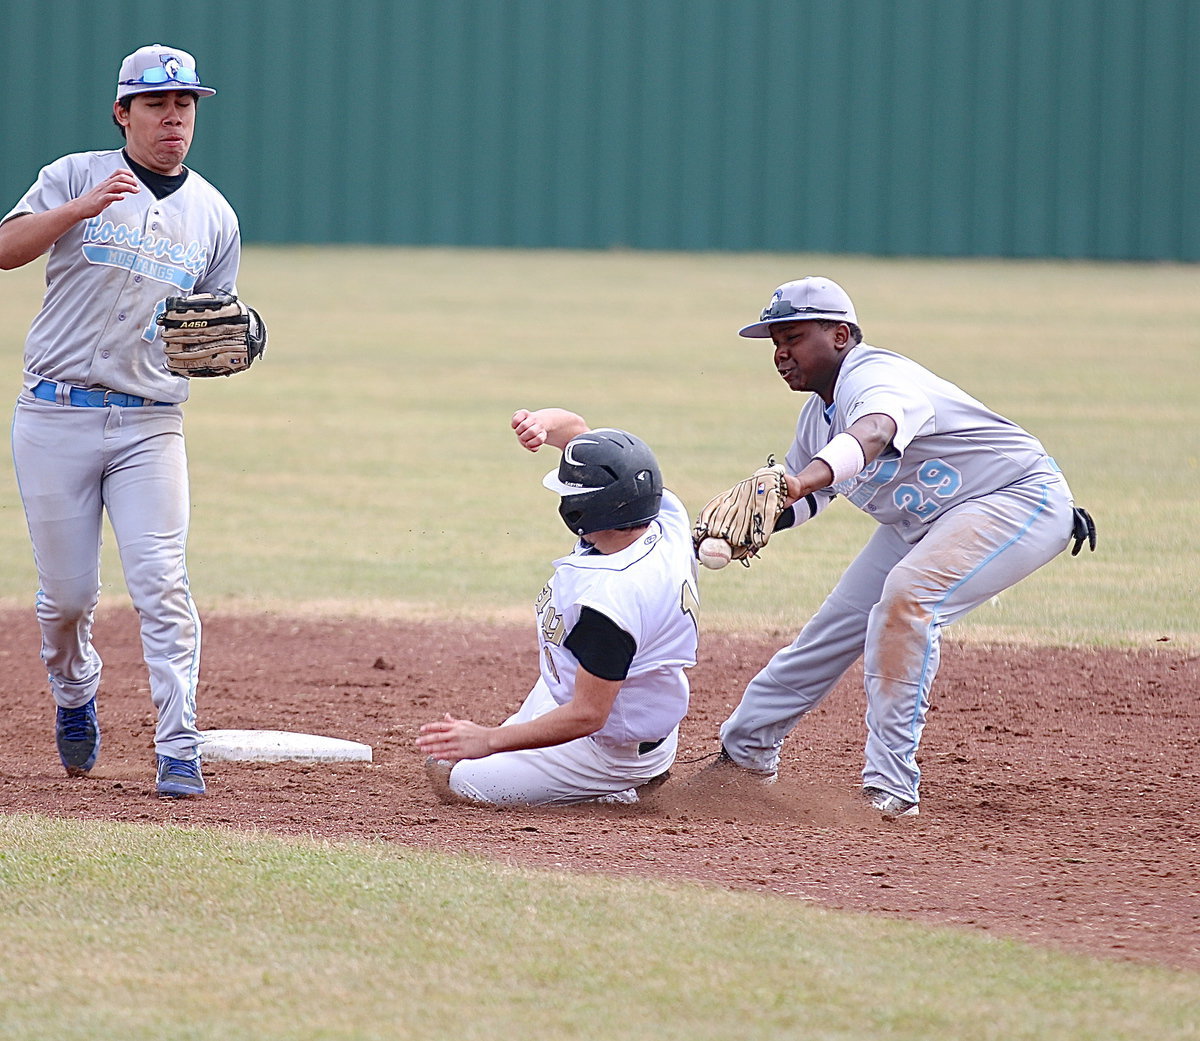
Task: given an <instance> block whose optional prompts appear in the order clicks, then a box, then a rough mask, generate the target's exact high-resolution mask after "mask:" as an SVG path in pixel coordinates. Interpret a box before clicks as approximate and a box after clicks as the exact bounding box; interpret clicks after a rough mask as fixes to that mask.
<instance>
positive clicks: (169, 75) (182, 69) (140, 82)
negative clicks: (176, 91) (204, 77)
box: [121, 61, 200, 87]
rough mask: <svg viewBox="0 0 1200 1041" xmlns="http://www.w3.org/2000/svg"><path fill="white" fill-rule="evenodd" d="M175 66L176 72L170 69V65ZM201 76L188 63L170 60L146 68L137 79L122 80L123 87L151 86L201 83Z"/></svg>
mask: <svg viewBox="0 0 1200 1041" xmlns="http://www.w3.org/2000/svg"><path fill="white" fill-rule="evenodd" d="M172 65H173V66H174V72H172V71H170V66H172ZM199 82H200V77H199V76H198V75H197V74H196V70H195V69H189V68H188V67H187V66H186V65H180V64H179V63H178V62H175V61H172V62H168V63H167V64H166V65H155V66H154V67H153V68H151V69H146V71H145V72H143V73H142V74H141V75H140V76H139V77H138V78H137V79H135V80H121V86H122V87H149V86H157V85H158V84H159V83H193V84H195V83H199Z"/></svg>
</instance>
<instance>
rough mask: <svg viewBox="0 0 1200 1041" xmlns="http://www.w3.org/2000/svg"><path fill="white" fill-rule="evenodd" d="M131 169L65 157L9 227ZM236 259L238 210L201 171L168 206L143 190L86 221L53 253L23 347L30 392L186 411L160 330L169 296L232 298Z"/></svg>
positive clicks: (103, 159) (101, 156)
mask: <svg viewBox="0 0 1200 1041" xmlns="http://www.w3.org/2000/svg"><path fill="white" fill-rule="evenodd" d="M127 165H128V164H126V163H125V159H124V157H123V156H122V154H121V152H120V151H119V150H115V151H104V152H79V153H76V154H73V155H66V156H63V157H62V158H61V159H58V160H56V161H55V162H53V163H51V164H50V165H49V166H47V167H45V168H44V169H43V170H42V171H41V173H40V174H39V175H38V179H37V181H36V182H34V185H33V187H32V188H30V189H29V191H28V192H26V194H25V196H24V197H23V198H22V199H21V201H20V202H18V203H17V205H16V206H14V207H13V208H12V210H10V211H9V213H8V214H7V215H6V217H5V220H8V219H9V218H10V217H14V216H16V215H18V214H26V213H42V212H45V211H47V210H51V209H54V208H55V207H56V206H61V205H62V204H63V203H65V202H68V201H70V200H71V199H75V198H78V197H79V196H80V195H82V194H83V193H84V192H86V191H88V190H89V189H91V188H92V187H93V186H94V185H96V184H98V183H99V182H100V181H102V180H104V178H105V177H107V176H108V175H109V174H111V173H112V172H113V171H114V170H118V169H121V168H122V167H125V166H127ZM240 258H241V237H240V234H239V230H238V222H237V217H236V215H235V214H234V212H233V209H232V208H231V207H230V205H229V203H227V202H226V201H225V198H224V196H222V195H221V193H220V192H218V191H217V190H216V189H215V188H214V187H213V186H212V185H211V184H209V183H208V182H207V181H206V180H205V179H204V178H203V177H201V176H200V175H199V174H197V173H196V171H195V170H189V171H188V176H187V179H186V180H185V181H184V183H183V185H182V186H181V187H180V188H179V189H178V190H177V191H175V192H173V193H172V194H170V195H168V196H167V197H166V198H165V199H156V198H155V197H154V194H153V192H151V191H150V190H149V189H148V188H147V187H146V186H145V185H142V186H141V191H139V192H137V193H135V194H132V195H127V196H125V197H124V198H123V199H120V200H118V201H116V202H114V203H112V204H111V205H110V206H108V207H107V208H106V209H105V210H104V211H103V212H102V213H101V214H100V215H99V216H97V217H93V218H92V219H91V220H86V221H81V222H80V223H78V224H76V225H75V226H73V227H72V228H71V229H70V230H68V231H67V232H66V233H65V234H64V235H63V236H62V237H61V238H60V239H59V240H58V241H57V242H55V243H54V245H53V246H52V247H51V248H50V254H49V257H48V259H47V261H46V286H47V288H46V296H45V299H44V301H43V304H42V309H41V311H40V312H39V314H38V316H37V318H35V319H34V322H33V326H32V327H31V329H30V331H29V336H28V338H27V340H26V343H25V386H26V387H27V388H29V389H32V387H33V386H34V385H35V384H37V383H38V382H39V380H42V379H49V380H54V381H56V382H59V383H68V384H71V385H73V386H77V387H104V388H106V389H108V390H116V391H121V392H123V393H126V394H136V395H138V396H140V397H144V398H149V399H151V400H154V401H170V402H181V401H184V400H185V399H186V398H187V394H188V381H187V380H186V379H182V378H180V377H178V376H173V375H171V374H170V373H169V372H168V371H167V369H166V365H165V364H164V361H163V353H162V341H161V340H160V339H159V336H158V326H157V325H156V324H155V321H154V320H155V318H156V317H157V316H158V314H159V312H160V311H161V309H162V305H163V301H164V300H165V299H166V297H168V296H174V295H178V294H182V293H190V292H193V291H197V292H206V291H207V292H216V291H224V292H236V288H237V287H236V285H235V281H236V278H237V270H238V263H239V261H240Z"/></svg>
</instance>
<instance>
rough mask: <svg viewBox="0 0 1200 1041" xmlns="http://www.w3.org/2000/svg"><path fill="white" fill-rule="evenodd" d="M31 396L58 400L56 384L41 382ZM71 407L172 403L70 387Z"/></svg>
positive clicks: (130, 406)
mask: <svg viewBox="0 0 1200 1041" xmlns="http://www.w3.org/2000/svg"><path fill="white" fill-rule="evenodd" d="M33 396H34V397H35V398H41V399H42V400H43V401H57V400H58V384H57V383H54V382H53V381H52V380H42V382H41V383H39V384H38V385H37V386H36V387H34V388H33ZM68 400H69V401H70V403H71V404H72V405H79V406H80V407H82V408H108V406H109V405H119V406H121V407H122V408H141V406H143V405H173V404H175V402H173V401H150V400H148V399H146V398H139V397H138V396H137V395H136V394H122V393H120V392H119V391H115V390H84V389H83V388H82V387H72V388H71V394H70V398H69V399H68Z"/></svg>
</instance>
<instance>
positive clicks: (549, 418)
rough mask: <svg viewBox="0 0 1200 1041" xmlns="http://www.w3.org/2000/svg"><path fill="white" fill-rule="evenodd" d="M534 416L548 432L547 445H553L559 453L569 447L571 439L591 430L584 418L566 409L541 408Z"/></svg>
mask: <svg viewBox="0 0 1200 1041" xmlns="http://www.w3.org/2000/svg"><path fill="white" fill-rule="evenodd" d="M533 415H534V416H535V417H536V418H537V420H538V422H539V423H541V425H542V427H543V429H544V430H545V431H546V444H548V445H553V446H554V447H555V448H557V449H559V451H561V450H562V449H564V448H566V447H567V442H569V441H570V440H571V438H573V437H578V436H579V435H580V434H586V433H587V432H588V430H589V429H591V428H590V427H589V426H588V425H587V421H586V420H585V419H584V418H583V417H582V416H580V415H577V414H576V413H574V412H570V411H568V410H567V409H565V408H539V409H538V410H537V411H536V412H534V413H533Z"/></svg>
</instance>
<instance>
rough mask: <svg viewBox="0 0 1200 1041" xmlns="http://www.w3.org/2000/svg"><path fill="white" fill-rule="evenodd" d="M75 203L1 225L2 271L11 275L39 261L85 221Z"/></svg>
mask: <svg viewBox="0 0 1200 1041" xmlns="http://www.w3.org/2000/svg"><path fill="white" fill-rule="evenodd" d="M74 202H75V200H72V201H71V202H67V203H64V204H63V205H62V206H56V207H55V208H54V209H52V210H46V211H45V212H44V213H24V214H20V215H18V216H16V217H10V218H9V219H8V220H6V221H5V222H4V223H3V224H0V269H3V270H4V271H12V270H13V269H14V268H19V267H23V266H24V265H25V264H28V263H30V262H31V261H34V260H37V258H38V257H40V256H41V255H42V254H43V253H45V252H46V250H48V249H49V248H50V247H51V246H53V245H54V243H55V242H57V241H58V240H59V239H60V238H62V236H63V235H64V234H65V233H66V232H67V231H68V230H69V229H70V228H71V227H73V226H74V225H75V224H78V223H79V221H80V220H82V219H83V218H82V217H81V216H80V215H79V213H78V207H76V206H75V205H74Z"/></svg>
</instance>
